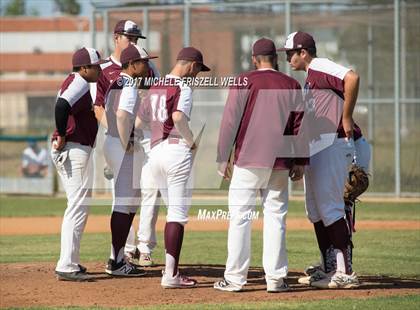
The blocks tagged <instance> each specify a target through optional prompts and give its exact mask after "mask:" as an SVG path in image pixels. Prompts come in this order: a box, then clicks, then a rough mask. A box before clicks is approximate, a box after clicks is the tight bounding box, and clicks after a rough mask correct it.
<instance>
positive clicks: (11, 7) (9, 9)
mask: <svg viewBox="0 0 420 310" xmlns="http://www.w3.org/2000/svg"><path fill="white" fill-rule="evenodd" d="M4 15H6V16H17V15H25V0H12V1H10V2H9V3H8V4H7V6H6V9H5V12H4Z"/></svg>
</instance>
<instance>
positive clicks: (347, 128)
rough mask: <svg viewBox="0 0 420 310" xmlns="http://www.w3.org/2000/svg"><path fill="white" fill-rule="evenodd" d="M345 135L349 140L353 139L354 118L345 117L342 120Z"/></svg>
mask: <svg viewBox="0 0 420 310" xmlns="http://www.w3.org/2000/svg"><path fill="white" fill-rule="evenodd" d="M342 123H343V129H344V133H345V134H346V138H347V140H349V139H351V138H353V128H354V121H353V118H352V117H346V118H345V117H343V120H342Z"/></svg>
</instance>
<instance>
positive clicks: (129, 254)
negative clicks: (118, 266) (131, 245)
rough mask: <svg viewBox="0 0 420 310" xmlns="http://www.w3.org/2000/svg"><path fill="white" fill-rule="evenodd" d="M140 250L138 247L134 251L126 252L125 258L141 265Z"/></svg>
mask: <svg viewBox="0 0 420 310" xmlns="http://www.w3.org/2000/svg"><path fill="white" fill-rule="evenodd" d="M139 258H140V251H139V250H138V249H136V250H135V251H134V252H126V253H125V259H126V260H127V261H128V262H129V263H130V264H132V265H137V266H139V265H140V264H139Z"/></svg>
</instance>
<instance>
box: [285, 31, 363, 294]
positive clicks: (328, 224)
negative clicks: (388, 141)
mask: <svg viewBox="0 0 420 310" xmlns="http://www.w3.org/2000/svg"><path fill="white" fill-rule="evenodd" d="M281 50H283V51H286V54H287V61H288V62H289V63H290V66H291V68H292V69H293V70H296V71H298V70H302V71H306V74H307V76H306V84H305V90H307V91H308V92H313V93H316V92H318V94H319V93H321V92H322V91H321V90H329V91H333V92H334V93H335V94H336V95H337V96H338V97H339V98H341V99H342V100H343V101H344V103H343V107H342V111H343V112H342V115H341V119H340V123H339V126H338V129H337V133H336V138H335V139H334V141H333V143H332V145H330V146H329V147H327V148H326V149H324V150H322V151H320V152H318V153H316V154H315V155H313V156H311V163H310V165H309V166H308V167H306V169H305V177H304V185H305V207H306V212H307V215H308V218H309V220H310V221H311V222H312V223H313V224H314V228H315V234H316V237H317V241H318V246H319V249H320V252H321V256H322V258H323V265H324V268H325V269H326V271H330V270H328V269H327V268H331V267H328V266H329V265H330V264H331V263H330V262H328V261H327V257H328V255H327V252H328V251H329V248H330V245H332V249H333V253H334V254H333V255H334V256H335V261H336V268H335V269H334V270H332V272H331V273H330V274H329V275H328V276H327V277H325V278H323V279H319V278H314V279H313V280H311V285H312V286H314V287H318V288H353V287H357V286H359V281H358V278H357V275H356V274H355V273H354V272H353V270H352V266H351V260H350V256H351V254H350V251H351V240H350V231H349V230H350V228H349V225H348V223H347V221H346V217H345V208H344V200H343V192H344V184H345V182H346V178H347V171H348V167H349V165H350V164H351V161H352V158H353V155H354V152H355V150H354V142H353V139H354V140H358V139H359V138H360V137H361V132H360V128H359V127H358V126H357V125H355V124H354V121H353V109H354V106H355V104H356V100H357V94H358V90H359V76H358V75H357V74H356V73H355V72H353V71H352V70H350V69H348V68H345V67H343V66H341V65H339V64H336V63H334V62H332V61H330V60H328V59H326V58H317V55H316V45H315V41H314V39H313V37H312V36H311V35H310V34H308V33H305V32H300V31H298V32H293V33H291V34H290V35H289V36H288V37H287V40H286V43H285V46H284V48H282V49H281ZM312 98H313V99H314V102H313V104H314V111H315V115H316V116H318V117H322V115H321V114H322V113H323V112H325V111H324V110H328V105H329V104H330V102H328V101H325V100H324V101H323V100H320V99H319V98H322V96H313V97H312Z"/></svg>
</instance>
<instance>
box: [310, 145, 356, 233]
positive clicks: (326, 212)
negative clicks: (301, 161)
mask: <svg viewBox="0 0 420 310" xmlns="http://www.w3.org/2000/svg"><path fill="white" fill-rule="evenodd" d="M353 156H354V142H353V140H352V139H351V140H349V141H347V140H346V139H344V138H340V139H336V140H335V141H334V143H333V144H332V145H331V146H329V147H328V148H326V149H324V150H322V151H321V152H319V153H317V154H315V155H313V156H312V157H311V158H310V164H309V166H306V167H305V175H304V186H305V208H306V214H307V216H308V218H309V220H310V221H311V222H312V223H316V222H319V221H321V220H322V222H323V223H324V225H325V226H329V225H331V224H333V223H335V222H336V221H338V220H339V219H340V218H343V217H344V216H345V212H344V199H343V194H344V185H345V182H346V179H347V175H348V168H349V165H350V164H351V162H352V160H353Z"/></svg>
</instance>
